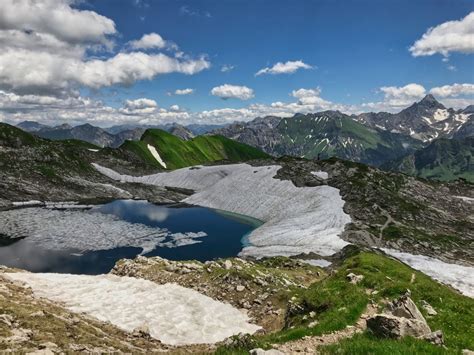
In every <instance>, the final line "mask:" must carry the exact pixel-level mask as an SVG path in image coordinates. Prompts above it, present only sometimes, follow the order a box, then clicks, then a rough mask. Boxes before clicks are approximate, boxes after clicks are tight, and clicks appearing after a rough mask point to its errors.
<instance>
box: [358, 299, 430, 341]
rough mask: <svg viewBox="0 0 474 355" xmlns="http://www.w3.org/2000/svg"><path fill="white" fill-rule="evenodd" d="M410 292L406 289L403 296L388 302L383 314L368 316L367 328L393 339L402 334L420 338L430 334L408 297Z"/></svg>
mask: <svg viewBox="0 0 474 355" xmlns="http://www.w3.org/2000/svg"><path fill="white" fill-rule="evenodd" d="M410 294H411V293H410V291H407V292H406V293H405V294H404V295H403V296H401V297H399V298H397V299H396V300H393V301H392V302H390V303H389V304H388V306H387V310H386V312H385V313H384V314H376V315H375V316H373V317H371V318H369V319H368V320H367V328H369V329H370V330H371V331H372V332H373V333H374V334H375V335H377V336H380V337H383V338H393V339H400V338H402V337H404V336H412V337H415V338H421V337H423V336H428V335H429V334H431V329H430V326H429V325H428V323H427V322H426V319H425V318H424V317H423V315H422V314H421V312H420V310H419V309H418V307H417V306H416V304H415V302H413V300H412V299H411V298H410ZM436 336H437V335H433V336H432V337H434V338H436Z"/></svg>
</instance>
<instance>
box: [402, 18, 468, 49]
mask: <svg viewBox="0 0 474 355" xmlns="http://www.w3.org/2000/svg"><path fill="white" fill-rule="evenodd" d="M410 52H411V54H412V55H413V56H415V57H418V56H428V55H433V54H436V53H440V54H442V55H444V56H448V55H449V53H450V52H461V53H474V12H471V13H470V14H468V15H467V16H466V17H464V18H463V19H461V20H457V21H448V22H444V23H442V24H440V25H438V26H435V27H432V28H429V29H428V31H426V33H425V34H423V36H422V37H421V38H420V39H419V40H417V41H416V42H415V43H414V44H413V45H412V46H411V47H410Z"/></svg>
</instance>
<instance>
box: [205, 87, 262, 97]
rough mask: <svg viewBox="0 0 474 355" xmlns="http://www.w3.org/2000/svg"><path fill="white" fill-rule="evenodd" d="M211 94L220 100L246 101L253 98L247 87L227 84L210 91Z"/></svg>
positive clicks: (251, 91)
mask: <svg viewBox="0 0 474 355" xmlns="http://www.w3.org/2000/svg"><path fill="white" fill-rule="evenodd" d="M211 94H212V95H214V96H219V97H220V98H222V99H230V98H235V99H240V100H248V99H251V98H252V97H254V93H253V90H252V89H250V88H248V87H247V86H238V85H229V84H224V85H221V86H216V87H215V88H213V89H212V90H211Z"/></svg>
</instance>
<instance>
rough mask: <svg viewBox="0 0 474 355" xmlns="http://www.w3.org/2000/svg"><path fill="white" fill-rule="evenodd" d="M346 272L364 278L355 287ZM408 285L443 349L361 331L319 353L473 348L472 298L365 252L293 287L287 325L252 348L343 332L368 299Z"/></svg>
mask: <svg viewBox="0 0 474 355" xmlns="http://www.w3.org/2000/svg"><path fill="white" fill-rule="evenodd" d="M350 272H352V273H355V274H357V275H363V276H364V279H363V280H362V281H361V282H360V283H358V284H357V285H354V284H351V283H349V282H348V281H347V280H346V275H347V274H348V273H350ZM413 275H414V276H413ZM413 277H414V279H412V278H413ZM412 280H413V281H412ZM407 289H409V290H411V292H412V299H413V301H414V302H415V303H416V304H417V306H418V307H419V309H420V311H421V312H422V313H423V315H424V316H425V318H426V319H427V322H428V324H429V325H430V327H431V329H432V330H433V331H434V330H438V329H440V330H442V331H443V333H444V336H445V342H446V346H447V348H448V349H443V348H440V347H436V346H434V345H431V344H429V343H427V342H426V341H423V340H417V339H414V338H404V339H402V340H400V341H397V340H382V339H379V338H375V337H374V336H372V335H371V334H370V333H368V332H365V333H363V334H360V335H357V336H354V337H353V338H350V339H346V340H343V341H342V342H340V343H338V344H336V345H331V346H327V347H324V348H320V349H318V351H322V352H323V353H337V354H415V353H416V354H420V353H421V354H423V353H424V354H427V353H428V354H437V353H459V352H460V350H462V349H474V300H473V299H471V298H469V297H466V296H463V295H461V294H459V293H458V292H456V291H454V290H452V289H451V288H449V287H447V286H444V285H442V284H440V283H438V282H436V281H434V280H433V279H431V278H430V277H428V276H426V275H425V274H423V273H421V272H418V271H415V270H413V269H411V268H410V267H408V266H407V265H405V264H403V263H401V262H399V261H397V260H394V259H392V258H389V257H386V256H383V255H379V254H375V253H369V252H362V253H359V254H357V255H355V256H353V257H350V258H348V259H347V260H346V261H345V262H344V263H343V264H342V266H341V267H340V268H338V270H337V272H336V273H335V274H333V275H331V276H329V277H327V278H326V279H324V280H322V281H320V282H316V283H314V284H312V285H311V286H310V287H308V288H307V289H302V290H297V291H295V292H294V293H293V295H292V297H293V301H292V303H293V304H294V305H296V307H290V308H289V311H288V312H287V317H286V322H287V325H286V327H285V328H284V329H282V330H281V331H279V332H276V333H273V334H268V335H263V336H254V337H253V341H252V342H251V343H252V346H254V347H255V346H260V347H265V348H269V347H271V344H276V343H284V342H287V341H291V340H296V339H300V338H302V337H304V336H307V335H310V336H312V335H314V336H317V335H322V334H327V333H331V332H334V331H338V330H342V329H344V328H345V327H346V326H348V325H353V324H355V322H356V320H357V319H358V318H359V317H360V315H361V314H362V313H363V311H364V309H365V307H366V305H367V304H368V303H369V302H375V303H376V304H378V306H379V308H380V309H383V307H384V301H385V300H392V299H395V298H397V297H399V296H401V295H402V294H404V292H405V291H406V290H407ZM422 300H424V301H427V302H428V303H430V304H431V305H432V306H433V307H434V309H435V310H436V311H437V312H438V314H437V315H436V316H428V314H427V313H426V311H425V310H424V308H422V306H421V304H422V303H421V301H422ZM292 309H294V310H293V311H292ZM310 312H315V314H316V317H315V318H308V317H305V315H306V316H307V315H308V314H309V313H310ZM314 320H317V322H318V323H317V325H316V326H314V327H311V328H310V327H309V326H308V324H309V323H310V322H312V321H314ZM243 350H244V349H228V348H225V347H221V348H219V349H218V352H217V353H220V354H230V353H239V352H242V353H243Z"/></svg>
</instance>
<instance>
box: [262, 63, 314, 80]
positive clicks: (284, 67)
mask: <svg viewBox="0 0 474 355" xmlns="http://www.w3.org/2000/svg"><path fill="white" fill-rule="evenodd" d="M312 68H313V67H312V66H311V65H309V64H306V63H303V62H302V61H301V60H297V61H288V62H286V63H282V62H278V63H276V64H275V65H273V66H272V67H266V68H263V69H260V70H259V71H258V72H257V73H256V74H255V75H256V76H258V75H262V74H293V73H294V72H296V71H297V70H298V69H312Z"/></svg>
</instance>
